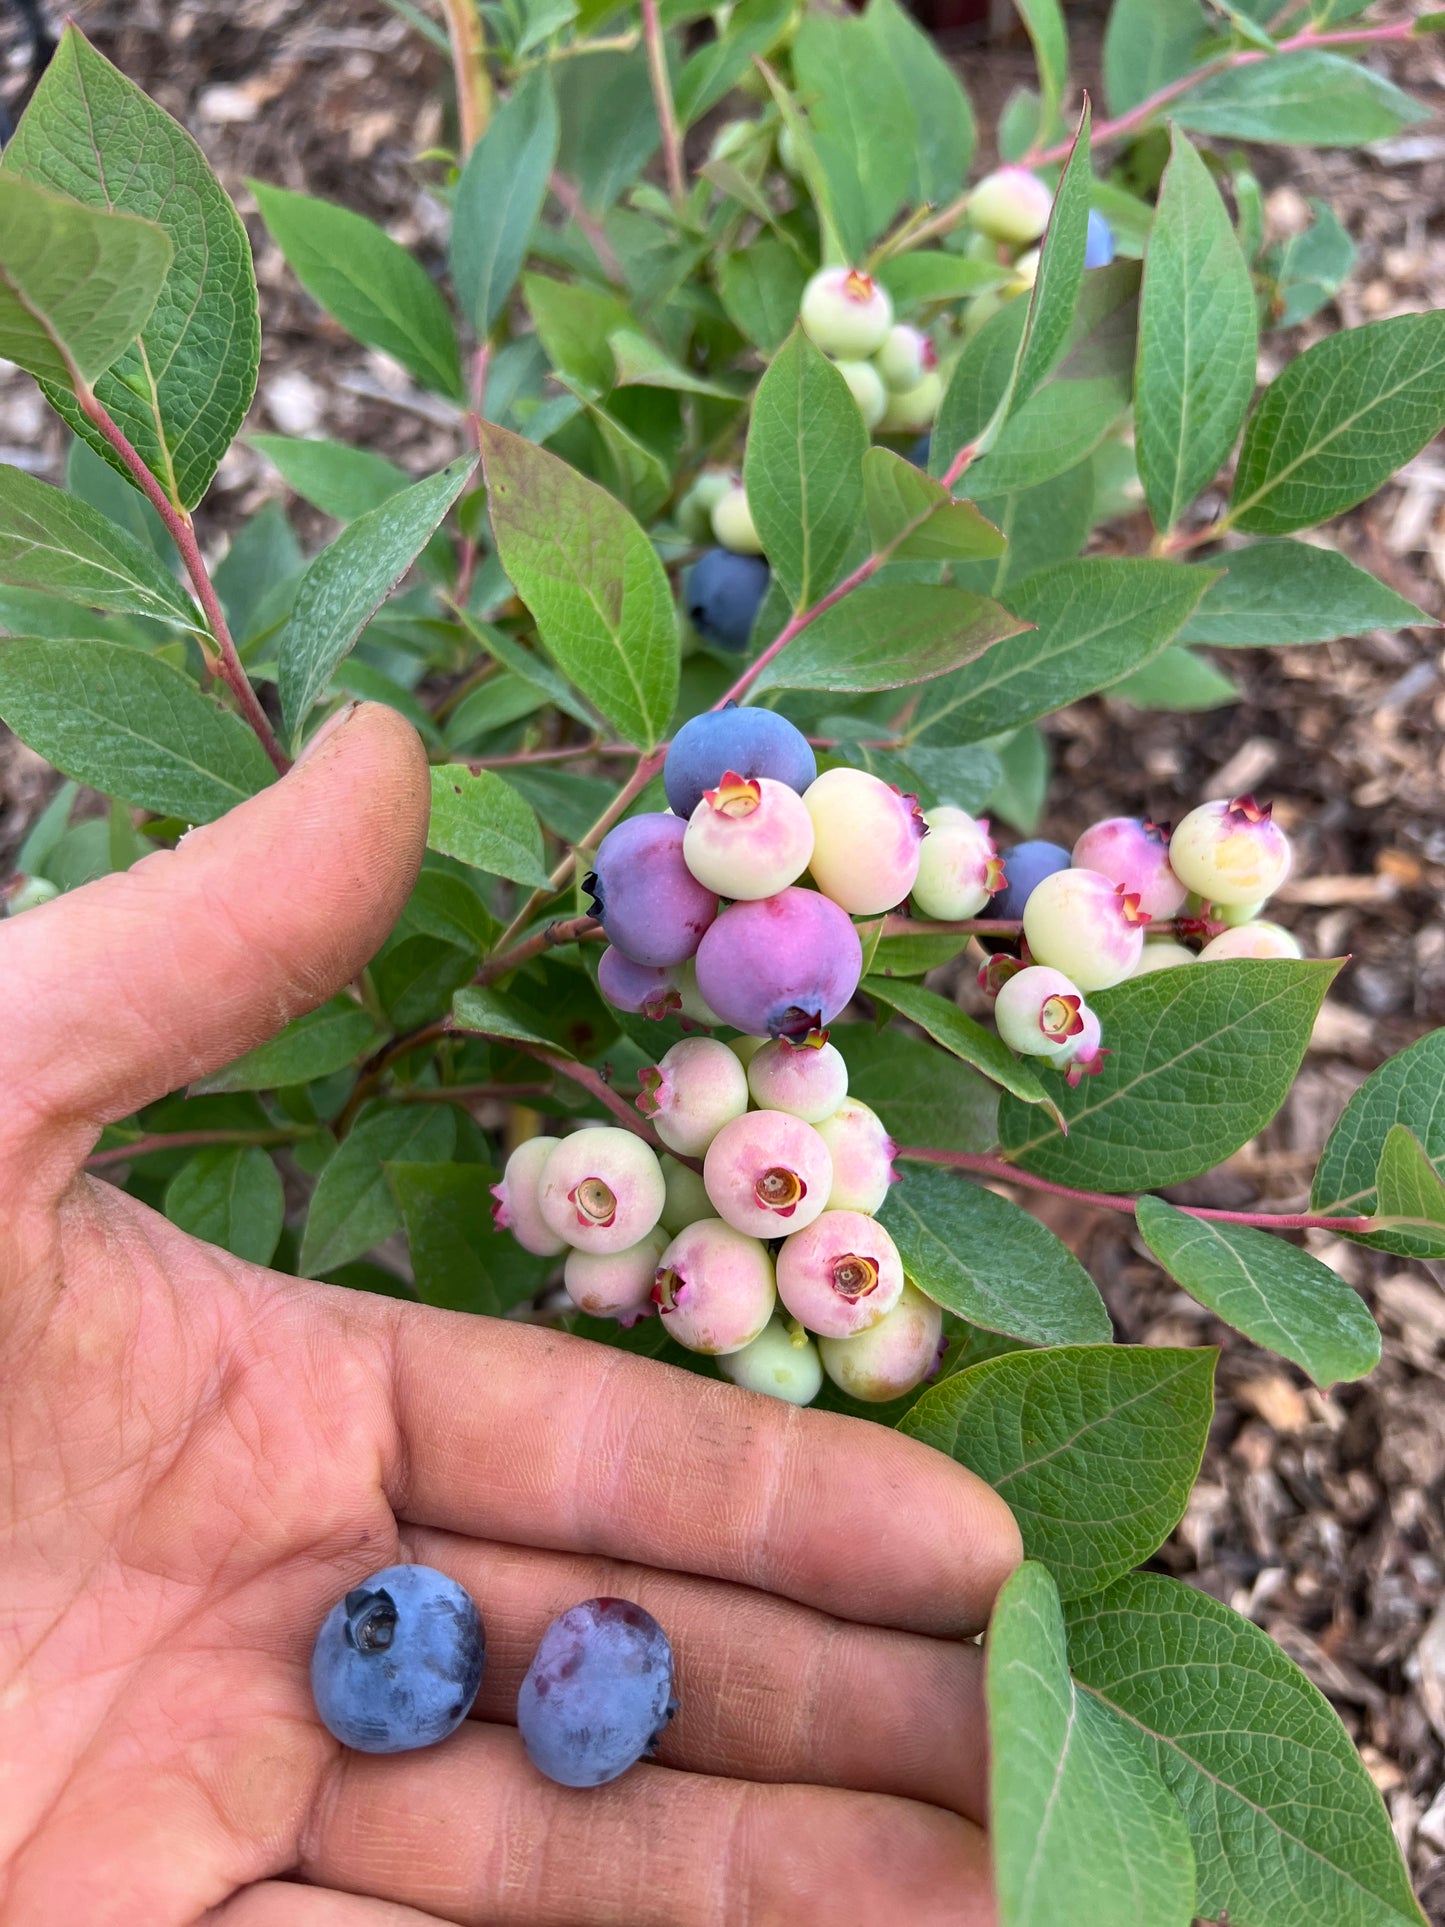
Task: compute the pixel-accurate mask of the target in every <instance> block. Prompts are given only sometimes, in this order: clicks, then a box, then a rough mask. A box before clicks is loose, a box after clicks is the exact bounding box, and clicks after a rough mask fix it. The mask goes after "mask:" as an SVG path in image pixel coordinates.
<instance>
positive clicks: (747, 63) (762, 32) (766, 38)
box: [673, 0, 792, 128]
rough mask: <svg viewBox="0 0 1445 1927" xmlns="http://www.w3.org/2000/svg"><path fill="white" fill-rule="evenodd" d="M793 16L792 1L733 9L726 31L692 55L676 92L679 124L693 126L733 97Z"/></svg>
mask: <svg viewBox="0 0 1445 1927" xmlns="http://www.w3.org/2000/svg"><path fill="white" fill-rule="evenodd" d="M791 13H792V8H791V5H790V4H789V0H772V4H771V5H767V4H762V3H760V0H753V4H752V5H751V6H749V7H737V8H734V10H733V14H732V17H731V19H730V20H728V22H727V26H726V28H725V29H720V30H719V32H718V37H717V38H716V39H715V40H711V41H706V42H704V44H703V45H702V46H701V47H700V48H699V49H698V51H697V52H696V53H695V54H693V55H692V56H691V58H690V59H689V60H688V61H687V62H686V64H685V65H684V67H683V69H682V72H681V73H680V74H679V75H678V77H677V83H676V85H675V87H674V89H673V100H674V105H675V106H676V109H677V118H678V125H679V126H681V127H684V128H687V127H691V126H692V124H693V122H694V121H695V120H698V119H699V118H700V117H701V116H702V115H703V114H705V113H706V112H707V111H708V109H709V108H710V107H716V106H717V105H718V103H719V102H720V101H722V100H724V99H725V98H726V97H727V95H728V94H730V93H731V92H732V90H733V88H734V87H736V86H737V84H738V82H739V81H740V80H741V79H742V77H743V75H744V74H745V73H747V72H748V70H749V68H750V67H751V65H752V60H753V56H754V54H766V53H768V52H769V51H770V50H771V48H772V46H773V44H774V42H775V41H776V40H777V39H778V38H779V36H780V35H781V34H782V33H783V32H784V31H785V30H786V28H787V26H788V23H789V20H790V17H791Z"/></svg>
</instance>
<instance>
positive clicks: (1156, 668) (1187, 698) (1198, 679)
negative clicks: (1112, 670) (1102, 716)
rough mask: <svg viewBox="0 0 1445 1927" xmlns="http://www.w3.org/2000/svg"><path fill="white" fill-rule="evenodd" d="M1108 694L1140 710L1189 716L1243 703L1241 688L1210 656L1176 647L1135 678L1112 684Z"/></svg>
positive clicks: (1160, 654)
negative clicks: (1167, 711) (1195, 712)
mask: <svg viewBox="0 0 1445 1927" xmlns="http://www.w3.org/2000/svg"><path fill="white" fill-rule="evenodd" d="M1106 693H1107V695H1108V696H1109V697H1110V699H1111V700H1112V701H1115V702H1120V701H1122V702H1127V703H1133V704H1134V706H1135V708H1136V709H1167V710H1178V711H1182V712H1185V713H1187V712H1189V711H1191V710H1200V709H1219V708H1222V707H1223V705H1224V704H1225V703H1237V702H1238V701H1239V688H1238V685H1237V684H1235V683H1232V682H1231V681H1230V679H1229V677H1228V676H1226V675H1225V674H1224V673H1223V672H1222V671H1221V670H1219V669H1216V668H1215V666H1214V664H1213V663H1212V662H1210V660H1209V658H1208V657H1207V656H1196V655H1195V653H1194V651H1193V650H1192V649H1179V648H1174V647H1170V648H1168V649H1162V650H1161V651H1160V652H1159V654H1158V655H1157V656H1155V657H1154V658H1153V659H1152V661H1150V662H1146V663H1145V665H1144V667H1143V668H1142V669H1136V670H1135V671H1134V673H1133V675H1132V676H1125V677H1124V678H1123V679H1122V680H1121V681H1120V682H1116V683H1110V685H1109V688H1108V690H1107V692H1106Z"/></svg>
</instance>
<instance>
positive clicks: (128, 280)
mask: <svg viewBox="0 0 1445 1927" xmlns="http://www.w3.org/2000/svg"><path fill="white" fill-rule="evenodd" d="M170 262H171V243H170V237H169V235H167V234H166V232H165V230H164V229H163V228H159V227H157V226H156V225H155V223H154V222H152V221H139V220H137V219H136V218H135V217H134V215H130V214H97V213H96V212H94V211H93V210H92V209H91V208H88V207H83V206H82V205H81V203H80V202H79V201H74V200H69V199H66V198H65V197H63V196H61V195H59V194H50V193H47V192H46V191H45V189H44V188H40V187H35V186H33V185H32V184H31V183H30V182H29V181H24V180H21V179H20V178H19V177H18V176H17V175H15V174H0V355H5V356H6V357H7V358H8V359H9V360H11V361H14V362H18V363H19V365H20V366H21V367H22V368H24V369H27V370H28V371H29V372H30V373H31V374H32V375H36V376H38V377H39V378H40V380H41V381H50V382H58V383H59V384H60V385H61V386H62V387H64V388H79V387H80V385H81V384H82V383H84V382H88V381H90V380H92V379H93V378H94V377H95V376H96V375H98V374H101V373H102V372H103V371H104V370H105V369H107V368H108V367H109V366H110V364H111V363H112V362H113V361H114V360H115V359H116V357H117V356H118V355H119V354H121V352H122V351H123V350H124V349H126V348H128V347H129V346H130V344H131V342H133V341H134V340H135V338H136V336H137V335H138V334H139V333H140V331H141V329H142V328H143V327H144V326H145V324H146V321H147V319H148V317H149V316H150V313H151V310H152V309H153V308H154V307H155V305H156V296H157V295H158V294H159V293H160V291H161V287H162V284H163V283H164V281H165V278H166V270H167V269H168V268H169V266H170Z"/></svg>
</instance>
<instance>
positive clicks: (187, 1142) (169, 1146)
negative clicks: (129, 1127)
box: [85, 1126, 315, 1171]
mask: <svg viewBox="0 0 1445 1927" xmlns="http://www.w3.org/2000/svg"><path fill="white" fill-rule="evenodd" d="M314 1135H315V1127H311V1128H309V1129H308V1128H306V1127H300V1126H298V1127H297V1128H296V1129H295V1130H290V1131H157V1132H155V1133H153V1134H152V1135H150V1136H147V1137H136V1138H132V1139H131V1141H130V1142H129V1143H128V1144H116V1145H112V1146H111V1148H110V1149H109V1150H106V1151H93V1152H92V1153H91V1155H90V1156H89V1157H88V1158H87V1159H86V1160H85V1168H86V1170H87V1171H102V1170H104V1169H105V1167H106V1166H107V1165H110V1164H129V1163H130V1161H131V1159H132V1158H143V1157H146V1156H148V1155H149V1154H150V1153H151V1152H152V1151H182V1150H189V1149H190V1148H191V1147H192V1146H194V1145H198V1144H294V1143H296V1141H297V1139H298V1138H303V1137H310V1136H314Z"/></svg>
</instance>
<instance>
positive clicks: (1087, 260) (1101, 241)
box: [1084, 207, 1114, 268]
mask: <svg viewBox="0 0 1445 1927" xmlns="http://www.w3.org/2000/svg"><path fill="white" fill-rule="evenodd" d="M1113 258H1114V230H1113V229H1112V228H1111V227H1110V226H1109V223H1108V222H1107V221H1106V220H1105V219H1104V217H1103V215H1102V214H1101V213H1100V212H1099V210H1098V208H1096V207H1091V208H1090V209H1089V238H1088V239H1087V241H1085V243H1084V266H1085V267H1086V268H1107V267H1108V265H1109V263H1110V262H1111V261H1112V260H1113Z"/></svg>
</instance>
